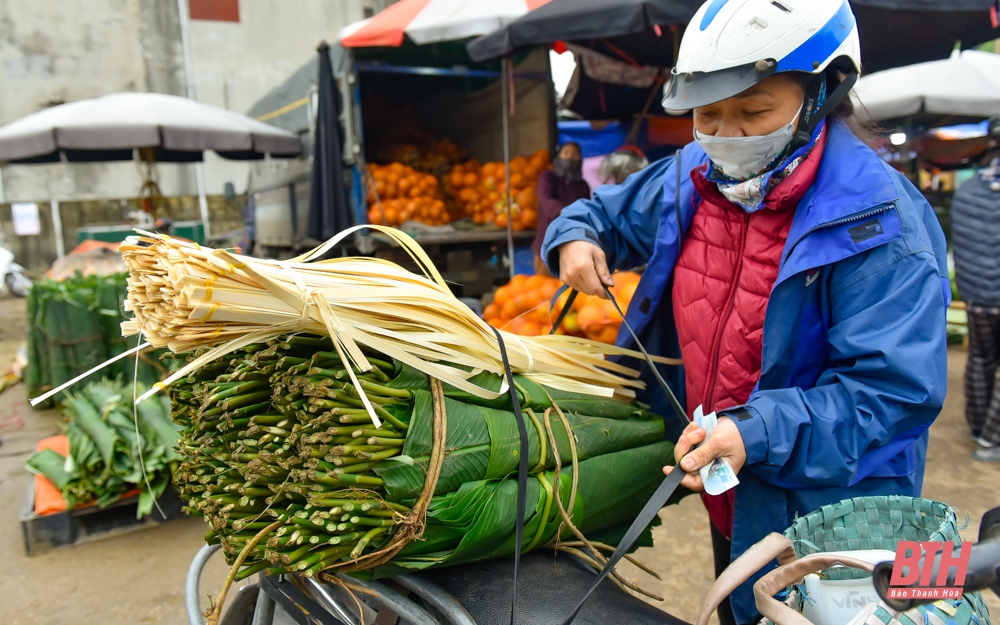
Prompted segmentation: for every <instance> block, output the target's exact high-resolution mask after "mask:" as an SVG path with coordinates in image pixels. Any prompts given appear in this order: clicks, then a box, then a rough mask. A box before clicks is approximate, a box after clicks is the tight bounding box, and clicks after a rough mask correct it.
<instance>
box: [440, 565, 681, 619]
mask: <svg viewBox="0 0 1000 625" xmlns="http://www.w3.org/2000/svg"><path fill="white" fill-rule="evenodd" d="M420 576H421V577H423V578H424V579H426V580H428V581H430V582H433V583H435V584H437V585H438V586H439V587H440V588H442V589H443V590H445V591H447V592H448V593H450V594H451V595H452V596H453V597H455V599H456V600H458V602H459V603H460V604H461V605H462V606H463V607H464V608H465V609H466V610H467V611H468V612H469V614H470V615H471V616H472V617H473V618H474V619H475V621H476V623H477V625H510V601H511V583H512V582H513V577H514V559H513V558H502V559H498V560H489V561H486V562H476V563H473V564H463V565H458V566H452V567H446V568H442V569H438V570H433V571H425V572H423V573H421V574H420ZM595 577H596V573H595V572H594V570H593V569H592V568H590V567H588V566H587V565H585V564H583V563H582V562H581V561H580V560H578V559H577V558H575V557H573V556H570V555H567V554H557V553H554V552H551V551H547V550H540V551H534V552H531V553H528V554H525V555H524V556H522V557H521V566H520V568H519V569H518V580H517V623H518V624H519V625H560V624H561V623H562V622H563V621H564V620H565V619H566V617H568V616H569V614H570V612H572V611H573V608H575V607H576V604H577V603H578V602H579V601H580V599H581V598H582V597H583V595H584V594H585V593H586V592H587V590H589V589H590V586H591V585H592V584H593V583H594V578H595ZM573 622H574V625H609V624H612V623H626V622H627V623H630V624H631V625H687V623H686V622H685V621H682V620H680V619H678V618H676V617H674V616H671V615H670V614H667V613H666V612H664V611H662V610H660V609H658V608H656V607H654V606H652V605H650V604H648V603H646V602H644V601H642V600H641V599H638V598H636V597H633V596H632V595H630V594H628V593H626V592H623V591H622V590H620V589H619V588H618V587H617V586H615V585H614V584H612V583H611V582H610V581H607V580H605V581H604V582H602V583H601V585H600V586H599V587H598V588H597V590H595V591H594V594H593V595H591V596H590V599H588V600H587V603H586V604H584V606H583V609H581V610H580V614H579V615H578V616H577V617H576V620H575V621H573Z"/></svg>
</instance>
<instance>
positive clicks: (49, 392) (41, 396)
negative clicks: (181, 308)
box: [30, 343, 149, 406]
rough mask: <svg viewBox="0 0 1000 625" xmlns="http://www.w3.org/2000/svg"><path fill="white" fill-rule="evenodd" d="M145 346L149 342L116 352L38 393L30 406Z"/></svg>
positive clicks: (147, 345)
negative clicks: (64, 381) (87, 369)
mask: <svg viewBox="0 0 1000 625" xmlns="http://www.w3.org/2000/svg"><path fill="white" fill-rule="evenodd" d="M147 347H149V343H140V344H139V345H136V346H135V347H133V348H132V349H130V350H128V351H127V352H122V353H120V354H118V355H117V356H115V357H114V358H111V359H108V360H105V361H104V362H102V363H101V364H99V365H97V366H96V367H94V368H93V369H90V370H89V371H86V372H84V373H81V374H80V375H78V376H76V377H75V378H73V379H72V380H70V381H69V382H66V383H64V384H60V385H59V386H57V387H55V388H54V389H52V390H51V391H48V392H46V393H43V394H41V395H39V396H38V397H36V398H34V399H32V400H30V403H31V405H32V406H37V405H38V404H40V403H42V402H43V401H45V400H46V399H48V398H50V397H52V396H53V395H55V394H56V393H59V392H62V391H64V390H66V389H68V388H69V387H71V386H73V385H74V384H76V383H77V382H79V381H80V380H82V379H84V378H85V377H87V376H89V375H90V374H91V373H96V372H98V371H100V370H101V369H103V368H104V367H107V366H108V365H110V364H113V363H116V362H118V361H119V360H121V359H122V358H127V357H129V356H131V355H132V354H135V353H137V352H140V351H142V350H143V349H145V348H147Z"/></svg>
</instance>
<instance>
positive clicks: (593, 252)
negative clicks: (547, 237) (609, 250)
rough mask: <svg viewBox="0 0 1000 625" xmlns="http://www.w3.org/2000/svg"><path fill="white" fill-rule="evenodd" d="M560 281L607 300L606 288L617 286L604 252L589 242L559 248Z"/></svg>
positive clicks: (564, 245)
mask: <svg viewBox="0 0 1000 625" xmlns="http://www.w3.org/2000/svg"><path fill="white" fill-rule="evenodd" d="M559 279H560V280H562V281H563V282H565V283H566V284H568V285H569V286H571V287H573V288H574V289H576V290H577V291H579V292H581V293H585V294H587V295H596V296H598V297H603V298H607V295H605V293H604V287H605V286H607V287H612V286H614V285H615V281H614V280H612V279H611V272H610V271H608V260H607V257H606V256H605V255H604V251H603V250H602V249H601V248H599V247H598V246H596V245H594V244H593V243H589V242H587V241H570V242H569V243H563V244H562V245H560V246H559Z"/></svg>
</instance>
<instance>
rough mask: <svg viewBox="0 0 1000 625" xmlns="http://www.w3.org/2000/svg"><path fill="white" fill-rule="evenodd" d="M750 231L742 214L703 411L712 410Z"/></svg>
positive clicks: (745, 216)
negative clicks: (738, 241)
mask: <svg viewBox="0 0 1000 625" xmlns="http://www.w3.org/2000/svg"><path fill="white" fill-rule="evenodd" d="M749 233H750V214H749V213H747V214H745V215H743V236H742V239H741V240H740V250H739V257H738V258H739V260H738V261H737V263H736V271H735V272H734V273H733V284H732V286H731V287H730V288H729V296H728V298H727V299H726V308H725V312H723V314H722V316H721V317H720V318H719V328H718V330H716V332H715V342H714V344H713V346H712V360H711V363H712V368H711V369H710V370H709V376H708V386H707V388H706V389H705V403H704V407H705V411H706V412H711V411H712V400H713V399H714V398H715V383H716V378H718V376H719V352H720V351H721V350H722V334H723V332H724V331H725V329H726V324H727V323H728V322H729V317H731V316H732V314H733V308H734V307H735V306H736V292H737V291H738V290H739V286H740V276H741V275H742V274H743V255H744V254H745V253H746V248H747V236H748V235H749Z"/></svg>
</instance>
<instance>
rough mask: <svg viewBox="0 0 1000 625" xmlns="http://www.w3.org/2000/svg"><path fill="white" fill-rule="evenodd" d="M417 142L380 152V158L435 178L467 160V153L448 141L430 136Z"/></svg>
mask: <svg viewBox="0 0 1000 625" xmlns="http://www.w3.org/2000/svg"><path fill="white" fill-rule="evenodd" d="M416 138H417V142H414V143H398V144H394V145H392V146H390V147H389V148H388V149H385V150H382V151H381V152H380V154H379V156H380V158H383V159H384V160H386V161H391V162H399V163H402V164H404V165H408V166H409V167H412V168H413V169H416V170H417V171H420V172H424V173H428V174H433V175H434V176H436V177H439V178H440V177H443V176H446V175H448V172H449V171H451V168H452V165H453V164H454V163H461V162H463V161H465V160H466V159H468V158H469V153H468V152H467V151H466V150H465V149H464V148H462V147H460V146H459V145H458V144H456V143H455V142H454V141H452V140H450V139H440V140H438V139H435V138H433V137H431V136H430V135H420V136H419V137H416Z"/></svg>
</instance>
